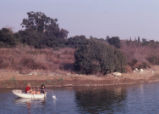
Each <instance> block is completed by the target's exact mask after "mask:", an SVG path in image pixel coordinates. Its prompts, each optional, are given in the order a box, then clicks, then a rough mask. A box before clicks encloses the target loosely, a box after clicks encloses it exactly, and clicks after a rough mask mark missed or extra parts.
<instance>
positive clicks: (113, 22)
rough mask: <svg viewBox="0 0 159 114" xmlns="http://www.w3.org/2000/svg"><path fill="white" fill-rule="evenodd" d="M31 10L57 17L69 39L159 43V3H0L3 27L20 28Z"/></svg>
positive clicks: (146, 0) (19, 0)
mask: <svg viewBox="0 0 159 114" xmlns="http://www.w3.org/2000/svg"><path fill="white" fill-rule="evenodd" d="M29 11H41V12H43V13H45V14H46V15H47V16H49V17H52V18H57V19H58V23H59V25H60V27H62V28H64V29H66V30H68V31H69V36H74V35H86V36H87V37H89V36H95V37H103V38H105V37H106V36H107V35H109V36H119V37H120V38H121V39H129V38H130V37H132V38H134V37H138V36H140V37H141V38H143V37H144V38H147V39H154V40H159V0H0V28H2V27H12V28H13V30H14V31H17V30H19V29H21V26H20V24H21V22H22V19H23V18H25V17H26V16H27V15H26V13H27V12H29Z"/></svg>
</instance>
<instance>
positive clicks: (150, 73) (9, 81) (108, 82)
mask: <svg viewBox="0 0 159 114" xmlns="http://www.w3.org/2000/svg"><path fill="white" fill-rule="evenodd" d="M28 82H29V83H31V84H32V86H33V87H39V85H40V84H42V83H45V84H46V86H47V87H80V86H81V87H82V86H87V87H90V86H116V85H132V84H139V83H153V82H159V67H158V66H154V67H152V68H151V69H147V70H144V71H142V72H141V71H135V72H131V73H123V74H122V75H121V76H113V75H112V74H108V75H107V76H96V75H79V74H74V73H66V72H61V73H57V72H56V73H55V72H44V71H34V72H30V73H19V72H15V71H7V70H1V71H0V85H1V86H0V88H24V87H25V86H26V84H27V83H28Z"/></svg>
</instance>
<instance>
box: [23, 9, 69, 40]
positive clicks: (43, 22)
mask: <svg viewBox="0 0 159 114" xmlns="http://www.w3.org/2000/svg"><path fill="white" fill-rule="evenodd" d="M27 15H28V18H25V19H23V22H22V24H21V25H22V27H23V28H24V29H26V30H34V31H37V32H43V33H47V34H49V35H54V36H56V37H62V38H66V37H67V35H68V31H66V30H65V29H60V28H59V25H58V24H57V21H58V20H57V19H52V18H50V17H47V16H46V15H45V14H44V13H42V12H33V11H31V12H28V13H27Z"/></svg>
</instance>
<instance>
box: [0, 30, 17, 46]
mask: <svg viewBox="0 0 159 114" xmlns="http://www.w3.org/2000/svg"><path fill="white" fill-rule="evenodd" d="M15 45H16V39H15V37H14V33H13V32H12V30H10V29H8V28H2V29H1V30H0V47H13V46H15Z"/></svg>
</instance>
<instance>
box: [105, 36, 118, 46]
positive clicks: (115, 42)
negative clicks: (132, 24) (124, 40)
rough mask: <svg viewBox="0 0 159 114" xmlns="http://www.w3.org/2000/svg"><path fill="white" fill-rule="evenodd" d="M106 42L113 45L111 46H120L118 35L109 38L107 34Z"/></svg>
mask: <svg viewBox="0 0 159 114" xmlns="http://www.w3.org/2000/svg"><path fill="white" fill-rule="evenodd" d="M107 42H108V43H109V44H110V45H113V46H114V47H116V48H120V39H119V37H112V38H109V36H108V37H107Z"/></svg>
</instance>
